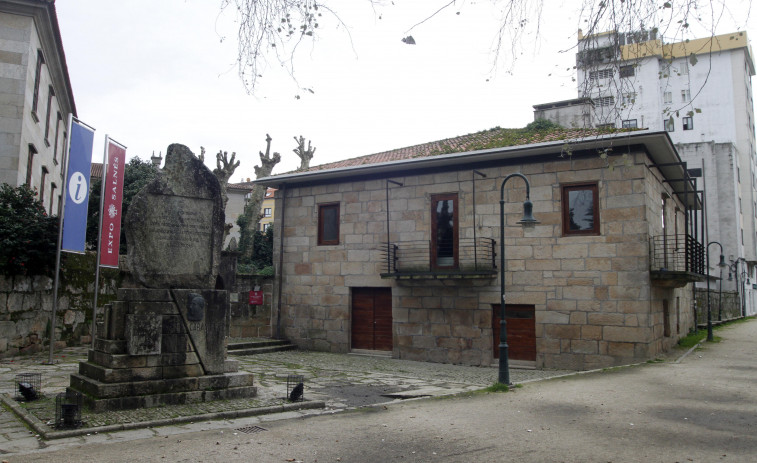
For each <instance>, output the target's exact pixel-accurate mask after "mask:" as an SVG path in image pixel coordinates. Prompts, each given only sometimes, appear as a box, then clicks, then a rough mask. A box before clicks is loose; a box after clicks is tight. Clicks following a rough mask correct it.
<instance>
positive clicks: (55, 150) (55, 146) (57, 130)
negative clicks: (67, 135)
mask: <svg viewBox="0 0 757 463" xmlns="http://www.w3.org/2000/svg"><path fill="white" fill-rule="evenodd" d="M62 120H63V117H62V116H61V115H60V112H58V120H57V121H56V122H55V141H54V142H53V162H54V163H55V164H56V165H57V164H58V135H59V134H60V122H61V121H62Z"/></svg>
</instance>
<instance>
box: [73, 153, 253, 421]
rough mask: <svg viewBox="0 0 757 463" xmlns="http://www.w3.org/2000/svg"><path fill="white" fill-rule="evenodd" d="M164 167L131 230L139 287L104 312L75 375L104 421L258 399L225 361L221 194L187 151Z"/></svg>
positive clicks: (130, 257) (122, 292)
mask: <svg viewBox="0 0 757 463" xmlns="http://www.w3.org/2000/svg"><path fill="white" fill-rule="evenodd" d="M165 159H166V161H165V167H164V168H163V169H162V170H161V171H160V172H159V175H158V176H157V177H156V178H155V179H154V180H153V181H152V182H150V183H149V184H147V185H146V186H145V187H144V188H143V189H142V190H141V191H140V192H139V193H137V195H136V196H135V197H134V199H133V200H132V202H131V204H130V205H129V211H128V213H127V215H126V217H125V221H124V229H125V231H126V241H127V247H128V254H127V267H128V268H127V269H126V271H127V272H128V273H129V275H130V279H131V280H132V281H133V285H132V286H134V287H133V288H126V287H124V288H121V289H119V290H118V300H117V301H115V302H113V303H112V304H109V305H106V306H105V320H104V323H102V324H99V325H98V330H97V337H96V339H95V345H94V348H93V349H91V350H90V351H89V355H88V359H87V361H86V362H81V363H80V364H79V373H78V374H73V375H71V386H70V387H71V389H73V390H76V391H78V392H81V393H82V394H83V395H84V397H85V399H84V400H85V403H87V404H88V405H89V406H90V407H91V408H93V409H94V410H96V411H101V410H112V409H133V408H142V407H152V406H160V405H167V404H182V403H190V402H203V401H208V400H217V399H232V398H242V397H254V396H255V395H256V394H257V388H256V387H255V386H253V376H252V375H251V374H250V373H246V372H240V371H237V365H236V362H233V361H230V360H227V359H226V346H225V341H226V336H227V333H228V327H229V320H230V309H229V297H228V293H227V292H226V291H225V290H224V289H223V288H224V283H223V279H222V278H221V277H219V263H220V260H221V246H222V244H223V228H224V220H225V217H224V210H223V200H222V197H221V186H220V184H219V182H218V179H217V178H216V177H215V176H214V175H213V174H212V173H211V172H210V170H208V168H207V167H205V165H204V164H203V163H202V161H200V160H199V159H198V158H197V157H196V156H195V155H194V154H193V153H192V152H191V151H190V150H189V149H188V148H187V147H186V146H183V145H179V144H173V145H170V146H169V147H168V151H167V153H166V158H165Z"/></svg>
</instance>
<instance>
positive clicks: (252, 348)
mask: <svg viewBox="0 0 757 463" xmlns="http://www.w3.org/2000/svg"><path fill="white" fill-rule="evenodd" d="M295 349H297V346H295V345H294V344H292V343H290V342H289V341H286V340H276V339H266V340H255V341H241V342H232V343H229V345H228V346H227V347H226V351H227V352H228V353H229V354H231V355H255V354H267V353H269V352H281V351H285V350H295Z"/></svg>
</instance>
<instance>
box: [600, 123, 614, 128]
mask: <svg viewBox="0 0 757 463" xmlns="http://www.w3.org/2000/svg"><path fill="white" fill-rule="evenodd" d="M597 128H598V129H614V128H615V124H613V123H612V122H610V123H609V124H597Z"/></svg>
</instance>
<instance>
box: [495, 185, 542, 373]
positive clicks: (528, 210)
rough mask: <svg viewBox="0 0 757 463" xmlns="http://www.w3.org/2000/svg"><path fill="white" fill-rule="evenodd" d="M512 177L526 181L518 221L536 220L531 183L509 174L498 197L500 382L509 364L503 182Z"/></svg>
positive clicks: (529, 222)
mask: <svg viewBox="0 0 757 463" xmlns="http://www.w3.org/2000/svg"><path fill="white" fill-rule="evenodd" d="M513 177H520V178H522V179H523V181H524V182H526V200H525V201H523V218H522V219H520V220H519V221H518V223H519V224H520V225H521V226H523V227H524V228H526V227H533V226H534V225H536V224H537V223H539V221H538V220H536V219H535V218H534V214H533V211H534V205H533V203H531V200H530V197H531V185H530V184H529V183H528V179H527V178H526V176H525V175H523V174H521V173H514V174H510V175H508V176H507V177H505V179H504V180H503V181H502V186H501V187H500V199H499V259H500V261H499V272H500V276H499V284H500V286H499V295H500V307H499V308H500V315H499V379H498V381H499V382H500V383H502V384H507V385H509V384H511V383H510V364H509V360H508V358H507V355H508V354H507V321H505V184H506V183H507V181H508V180H510V179H511V178H513Z"/></svg>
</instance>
